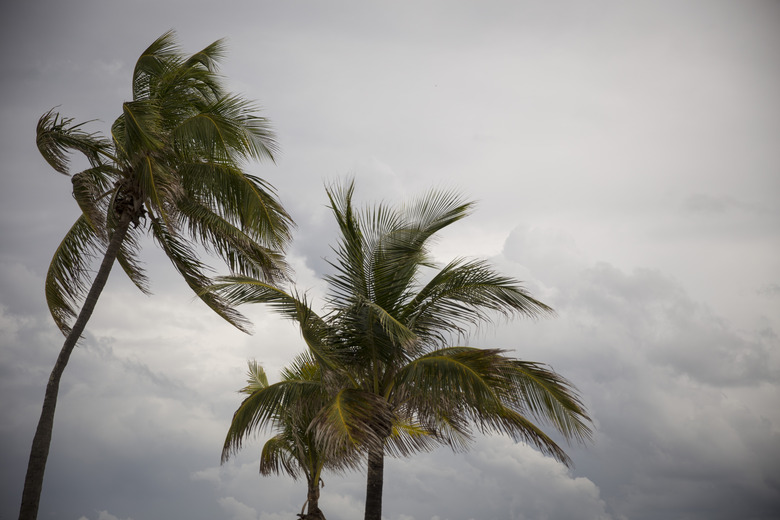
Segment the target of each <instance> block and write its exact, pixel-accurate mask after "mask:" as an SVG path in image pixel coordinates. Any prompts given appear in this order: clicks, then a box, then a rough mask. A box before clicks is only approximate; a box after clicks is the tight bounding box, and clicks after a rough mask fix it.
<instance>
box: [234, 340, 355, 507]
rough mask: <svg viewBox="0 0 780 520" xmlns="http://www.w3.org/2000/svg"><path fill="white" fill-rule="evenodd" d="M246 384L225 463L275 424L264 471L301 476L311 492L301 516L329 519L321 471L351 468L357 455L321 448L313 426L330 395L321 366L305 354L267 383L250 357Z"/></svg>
mask: <svg viewBox="0 0 780 520" xmlns="http://www.w3.org/2000/svg"><path fill="white" fill-rule="evenodd" d="M247 383H248V384H247V386H245V387H244V388H242V389H241V392H242V393H244V394H247V397H246V398H245V399H244V401H243V402H242V403H241V405H240V406H239V408H238V410H236V412H235V414H234V415H233V420H232V422H231V425H230V429H229V430H228V434H227V436H226V438H225V445H224V447H223V450H222V462H223V463H224V462H226V461H227V460H228V459H229V458H230V455H231V454H233V453H235V452H237V451H238V450H239V449H241V447H242V445H243V441H244V439H245V438H246V436H247V435H248V434H249V433H251V432H252V431H254V430H257V429H259V428H261V427H264V426H269V427H271V428H272V429H273V430H274V431H275V432H276V434H275V435H274V436H273V437H271V438H270V439H268V440H267V441H266V443H265V444H264V445H263V449H262V453H261V456H260V473H262V474H263V475H270V474H272V473H274V474H279V473H282V472H284V473H287V474H288V475H290V476H291V477H293V479H298V478H299V477H301V476H303V477H304V478H305V479H306V485H307V495H306V501H305V502H304V504H303V507H302V508H301V513H300V514H299V515H298V516H299V517H300V518H301V519H302V520H325V515H324V514H323V513H322V510H320V508H319V499H320V484H321V482H322V472H323V470H324V469H329V470H335V471H342V470H345V469H348V468H350V467H353V465H354V464H355V463H356V462H357V460H356V459H350V458H348V457H330V458H328V457H327V456H326V454H325V452H324V451H323V450H320V449H319V448H318V446H317V443H316V439H315V436H314V432H313V431H312V430H311V429H310V428H309V426H310V425H311V422H312V420H313V419H314V417H315V415H316V414H317V412H319V411H320V409H321V408H322V407H323V406H324V405H325V402H326V400H327V399H328V395H327V393H326V391H325V386H324V384H323V380H322V371H321V369H320V366H319V365H318V364H317V362H316V361H315V360H314V358H313V357H312V356H311V355H310V354H309V353H304V354H301V355H300V356H298V357H297V358H296V359H295V360H294V361H293V363H292V364H291V365H290V366H289V367H288V368H286V369H284V370H283V371H282V377H281V381H280V382H278V383H275V384H273V385H269V384H268V378H267V376H266V374H265V371H264V370H263V367H262V366H260V365H259V364H258V363H257V362H256V361H250V362H249V379H248V380H247ZM304 511H306V512H305V513H304Z"/></svg>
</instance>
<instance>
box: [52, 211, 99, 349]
mask: <svg viewBox="0 0 780 520" xmlns="http://www.w3.org/2000/svg"><path fill="white" fill-rule="evenodd" d="M103 245H104V241H103V240H102V239H101V237H100V236H99V235H98V234H97V233H96V232H95V230H94V229H93V228H92V226H90V224H89V220H88V219H87V217H86V216H85V215H83V214H82V215H81V216H80V217H79V218H78V219H77V220H76V222H75V223H74V224H73V226H71V228H70V229H69V230H68V232H67V233H66V234H65V237H64V238H63V239H62V242H60V245H59V246H58V247H57V250H56V251H55V252H54V255H53V257H52V259H51V263H50V264H49V269H48V271H47V273H46V284H45V293H46V303H47V305H48V306H49V312H50V313H51V315H52V318H54V323H55V324H56V325H57V327H58V328H59V329H60V331H61V332H62V333H63V334H65V335H67V333H68V332H69V331H70V324H69V323H68V322H69V320H71V319H73V318H75V317H76V315H77V309H78V308H79V307H80V303H81V301H82V300H83V298H84V296H85V295H86V293H87V291H88V289H89V282H90V276H89V275H90V270H89V267H90V264H91V263H92V261H93V260H95V259H96V258H98V257H99V256H100V254H101V247H102V246H103Z"/></svg>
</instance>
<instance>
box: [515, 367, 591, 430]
mask: <svg viewBox="0 0 780 520" xmlns="http://www.w3.org/2000/svg"><path fill="white" fill-rule="evenodd" d="M508 377H511V378H512V382H513V384H514V385H515V387H516V388H517V389H518V392H517V393H516V394H514V397H515V398H516V400H515V401H514V402H512V403H511V406H512V407H513V408H515V409H519V410H523V411H525V410H527V411H528V413H530V414H532V415H533V416H534V417H536V418H537V419H539V420H541V421H544V422H546V423H548V424H550V425H552V426H553V427H554V428H555V429H556V430H558V431H559V432H560V433H561V434H562V435H563V436H564V437H565V438H566V439H567V440H572V439H573V440H575V441H577V442H580V443H584V442H588V441H591V440H592V435H593V432H592V430H591V428H590V426H589V425H590V424H591V419H590V417H589V416H588V414H587V412H586V410H585V406H584V404H583V403H582V399H581V398H580V396H579V394H578V393H577V390H576V388H575V387H574V385H573V384H572V383H571V382H570V381H568V380H567V379H566V378H564V377H563V376H561V375H560V374H558V373H557V372H555V371H553V370H552V369H550V368H548V367H547V366H546V365H544V364H542V363H535V362H531V361H521V360H511V362H510V364H509V367H508Z"/></svg>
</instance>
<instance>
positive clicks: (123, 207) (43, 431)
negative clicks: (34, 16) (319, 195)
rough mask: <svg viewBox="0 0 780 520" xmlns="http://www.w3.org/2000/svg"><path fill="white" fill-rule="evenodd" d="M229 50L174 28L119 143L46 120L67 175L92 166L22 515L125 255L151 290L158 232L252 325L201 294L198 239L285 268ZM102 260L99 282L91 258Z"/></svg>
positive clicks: (64, 265)
mask: <svg viewBox="0 0 780 520" xmlns="http://www.w3.org/2000/svg"><path fill="white" fill-rule="evenodd" d="M223 54H224V45H223V42H222V41H216V42H214V43H212V44H211V45H209V46H207V47H206V48H205V49H203V50H202V51H200V52H197V53H195V54H193V55H192V56H186V55H184V54H182V53H181V52H180V51H179V49H178V48H177V46H176V43H175V37H174V33H173V32H166V33H165V34H163V35H162V36H161V37H160V38H158V39H157V40H156V41H155V42H154V43H152V45H150V46H149V48H147V49H146V50H145V51H144V52H143V54H142V55H141V56H140V58H139V59H138V61H137V63H136V65H135V69H134V71H133V76H132V93H133V95H132V101H128V102H125V103H123V105H122V114H121V115H120V116H119V117H118V118H117V119H116V121H115V122H114V123H113V125H112V127H111V136H110V139H109V138H105V137H102V136H100V135H98V134H95V133H89V132H86V131H85V130H84V129H83V125H84V123H81V124H74V123H73V120H72V119H69V118H63V117H61V116H60V115H59V114H57V113H55V112H54V111H49V112H47V113H46V114H44V115H43V116H42V117H41V118H40V120H39V121H38V127H37V144H38V149H39V150H40V152H41V154H42V155H43V157H44V158H45V159H46V161H47V162H48V163H49V164H50V165H51V166H52V167H53V168H54V169H55V170H56V171H58V172H60V173H63V174H69V153H70V152H80V153H81V154H83V155H84V157H86V159H87V161H88V162H89V167H88V168H87V169H85V170H83V171H80V172H78V173H75V174H73V175H72V176H71V180H72V183H73V196H74V198H75V199H76V202H77V203H78V205H79V207H80V209H81V215H80V216H79V218H78V219H77V220H76V223H75V224H74V225H73V226H72V227H71V228H70V230H69V231H68V233H67V234H66V235H65V238H64V239H63V241H62V243H61V244H60V245H59V247H58V248H57V250H56V252H55V253H54V257H53V259H52V261H51V264H50V266H49V271H48V274H47V277H46V300H47V303H48V305H49V310H50V311H51V314H52V316H53V318H54V321H55V323H56V324H57V326H58V327H59V329H60V330H61V331H62V332H63V334H64V335H65V336H66V339H65V343H64V345H63V347H62V350H61V351H60V354H59V357H58V358H57V361H56V364H55V366H54V369H53V371H52V374H51V377H50V378H49V382H48V385H47V387H46V393H45V397H44V403H43V410H42V413H41V418H40V421H39V423H38V427H37V430H36V432H35V437H34V439H33V444H32V450H31V454H30V461H29V465H28V468H27V475H26V478H25V485H24V492H23V497H22V505H21V512H20V518H23V519H33V518H35V517H36V516H37V511H38V504H39V500H40V495H41V490H42V485H43V475H44V470H45V466H46V459H47V456H48V452H49V445H50V442H51V435H52V427H53V423H54V411H55V406H56V403H57V393H58V387H59V383H60V379H61V376H62V373H63V370H64V369H65V366H66V364H67V362H68V359H69V357H70V355H71V352H72V351H73V348H74V347H75V345H76V342H77V341H78V339H79V338H80V337H81V334H82V332H83V331H84V327H85V326H86V323H87V321H88V320H89V317H90V315H91V314H92V311H93V310H94V308H95V305H96V303H97V299H98V296H99V295H100V293H101V291H102V290H103V287H104V286H105V284H106V281H107V279H108V275H109V272H110V270H111V268H112V266H113V264H114V262H115V261H118V262H119V265H120V266H121V267H122V269H123V270H124V272H125V273H126V274H127V275H128V276H129V277H130V279H131V280H132V281H133V282H134V283H135V285H136V286H137V287H138V288H139V289H141V290H142V291H144V292H148V285H147V278H146V276H145V274H144V272H143V270H142V269H141V266H140V263H139V261H138V252H139V249H140V246H141V238H142V233H145V232H148V233H149V234H151V236H152V237H153V238H154V240H155V241H156V242H157V244H159V245H160V246H161V247H162V249H163V251H164V252H165V253H166V255H167V256H168V258H169V259H170V260H171V262H172V263H173V265H174V267H175V268H176V270H177V271H178V272H179V273H180V274H181V275H182V276H183V277H184V280H185V281H186V282H187V284H188V285H189V286H190V287H191V288H192V289H193V290H194V291H195V292H196V294H197V295H198V296H199V297H200V298H201V300H203V302H205V303H206V305H208V306H209V307H210V308H211V309H213V310H214V311H215V312H217V313H218V314H219V315H220V316H222V317H223V318H225V319H226V320H227V321H229V322H230V323H232V324H233V325H235V326H237V327H239V328H240V329H242V330H245V329H246V321H245V320H244V318H243V317H242V316H241V315H240V314H239V313H238V312H236V311H235V310H234V309H233V308H232V307H231V306H230V305H229V304H228V303H227V302H225V301H223V300H222V299H221V298H220V297H219V296H217V295H214V294H210V293H203V292H202V289H203V287H206V286H208V285H209V284H210V283H211V279H210V277H209V276H208V275H207V271H208V269H209V268H208V266H207V265H206V264H205V263H204V262H203V261H202V260H200V259H199V256H198V254H197V252H196V249H195V248H194V247H193V243H192V242H193V241H194V242H195V243H200V244H201V245H202V246H204V247H205V249H206V250H207V251H209V252H212V253H215V254H216V255H217V256H218V257H220V258H221V259H222V260H224V261H225V263H226V264H227V266H228V267H229V269H230V270H231V271H232V272H234V273H242V274H245V275H251V276H253V277H257V278H260V279H278V278H280V277H283V276H284V275H285V273H286V270H287V268H286V265H285V263H284V261H283V257H282V251H283V248H284V247H285V245H286V244H287V243H288V242H289V237H290V228H291V226H292V221H291V219H290V217H289V216H288V215H287V213H286V212H285V210H284V209H283V208H282V206H281V205H280V203H279V201H278V199H277V198H276V195H275V194H274V192H273V189H272V188H271V186H270V185H269V184H268V183H267V182H265V181H263V180H262V179H260V178H258V177H255V176H253V175H250V174H249V173H247V172H246V171H245V162H246V161H247V160H249V159H256V160H260V159H271V160H273V152H274V151H275V149H276V143H275V140H274V135H273V132H272V131H271V129H270V127H269V125H268V121H267V120H266V119H265V118H263V117H260V116H259V115H257V107H256V106H255V105H254V104H253V103H251V102H249V101H247V100H245V99H243V98H241V97H240V96H236V95H233V94H230V93H228V92H226V91H225V89H224V87H223V85H222V80H221V78H220V76H219V75H218V74H217V62H218V61H219V59H220V58H221V57H222V56H223ZM100 256H102V262H101V264H100V267H99V269H98V271H97V274H96V275H95V278H94V280H92V281H91V283H90V279H89V278H90V271H89V267H90V264H91V260H92V259H93V258H99V257H100ZM79 307H80V311H79V310H78V309H79ZM73 319H75V321H74V322H73V323H71V321H72V320H73Z"/></svg>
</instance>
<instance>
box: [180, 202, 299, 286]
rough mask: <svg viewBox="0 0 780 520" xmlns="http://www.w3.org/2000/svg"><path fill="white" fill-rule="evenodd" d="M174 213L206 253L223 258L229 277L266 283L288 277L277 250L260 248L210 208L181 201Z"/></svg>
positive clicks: (282, 257)
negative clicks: (252, 278)
mask: <svg viewBox="0 0 780 520" xmlns="http://www.w3.org/2000/svg"><path fill="white" fill-rule="evenodd" d="M177 209H178V210H179V214H178V216H179V218H180V220H181V225H183V226H184V225H186V226H187V227H188V228H189V232H190V235H191V236H193V237H195V238H197V239H198V240H199V241H200V242H201V244H203V246H204V247H205V248H206V250H207V251H210V252H214V253H216V254H217V255H218V256H219V257H220V258H222V259H223V260H224V261H225V262H226V263H227V266H228V268H229V269H230V271H231V272H232V273H236V274H241V275H246V276H250V277H254V278H259V279H264V280H268V281H276V280H280V279H286V278H287V277H288V276H289V266H288V265H287V263H286V261H285V259H284V256H283V255H282V254H281V253H280V252H279V251H278V250H276V249H269V248H267V247H264V246H262V245H261V244H259V243H258V242H257V241H256V240H254V239H252V237H250V236H249V235H247V234H246V233H245V232H244V231H243V230H241V229H239V228H238V227H236V226H235V225H233V224H232V223H231V222H229V221H228V220H226V219H224V218H223V217H222V216H220V215H219V214H217V213H215V212H214V211H212V210H211V208H209V207H207V206H205V205H203V204H199V203H198V202H197V201H195V200H192V199H190V198H189V197H180V198H179V199H178V200H177Z"/></svg>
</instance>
